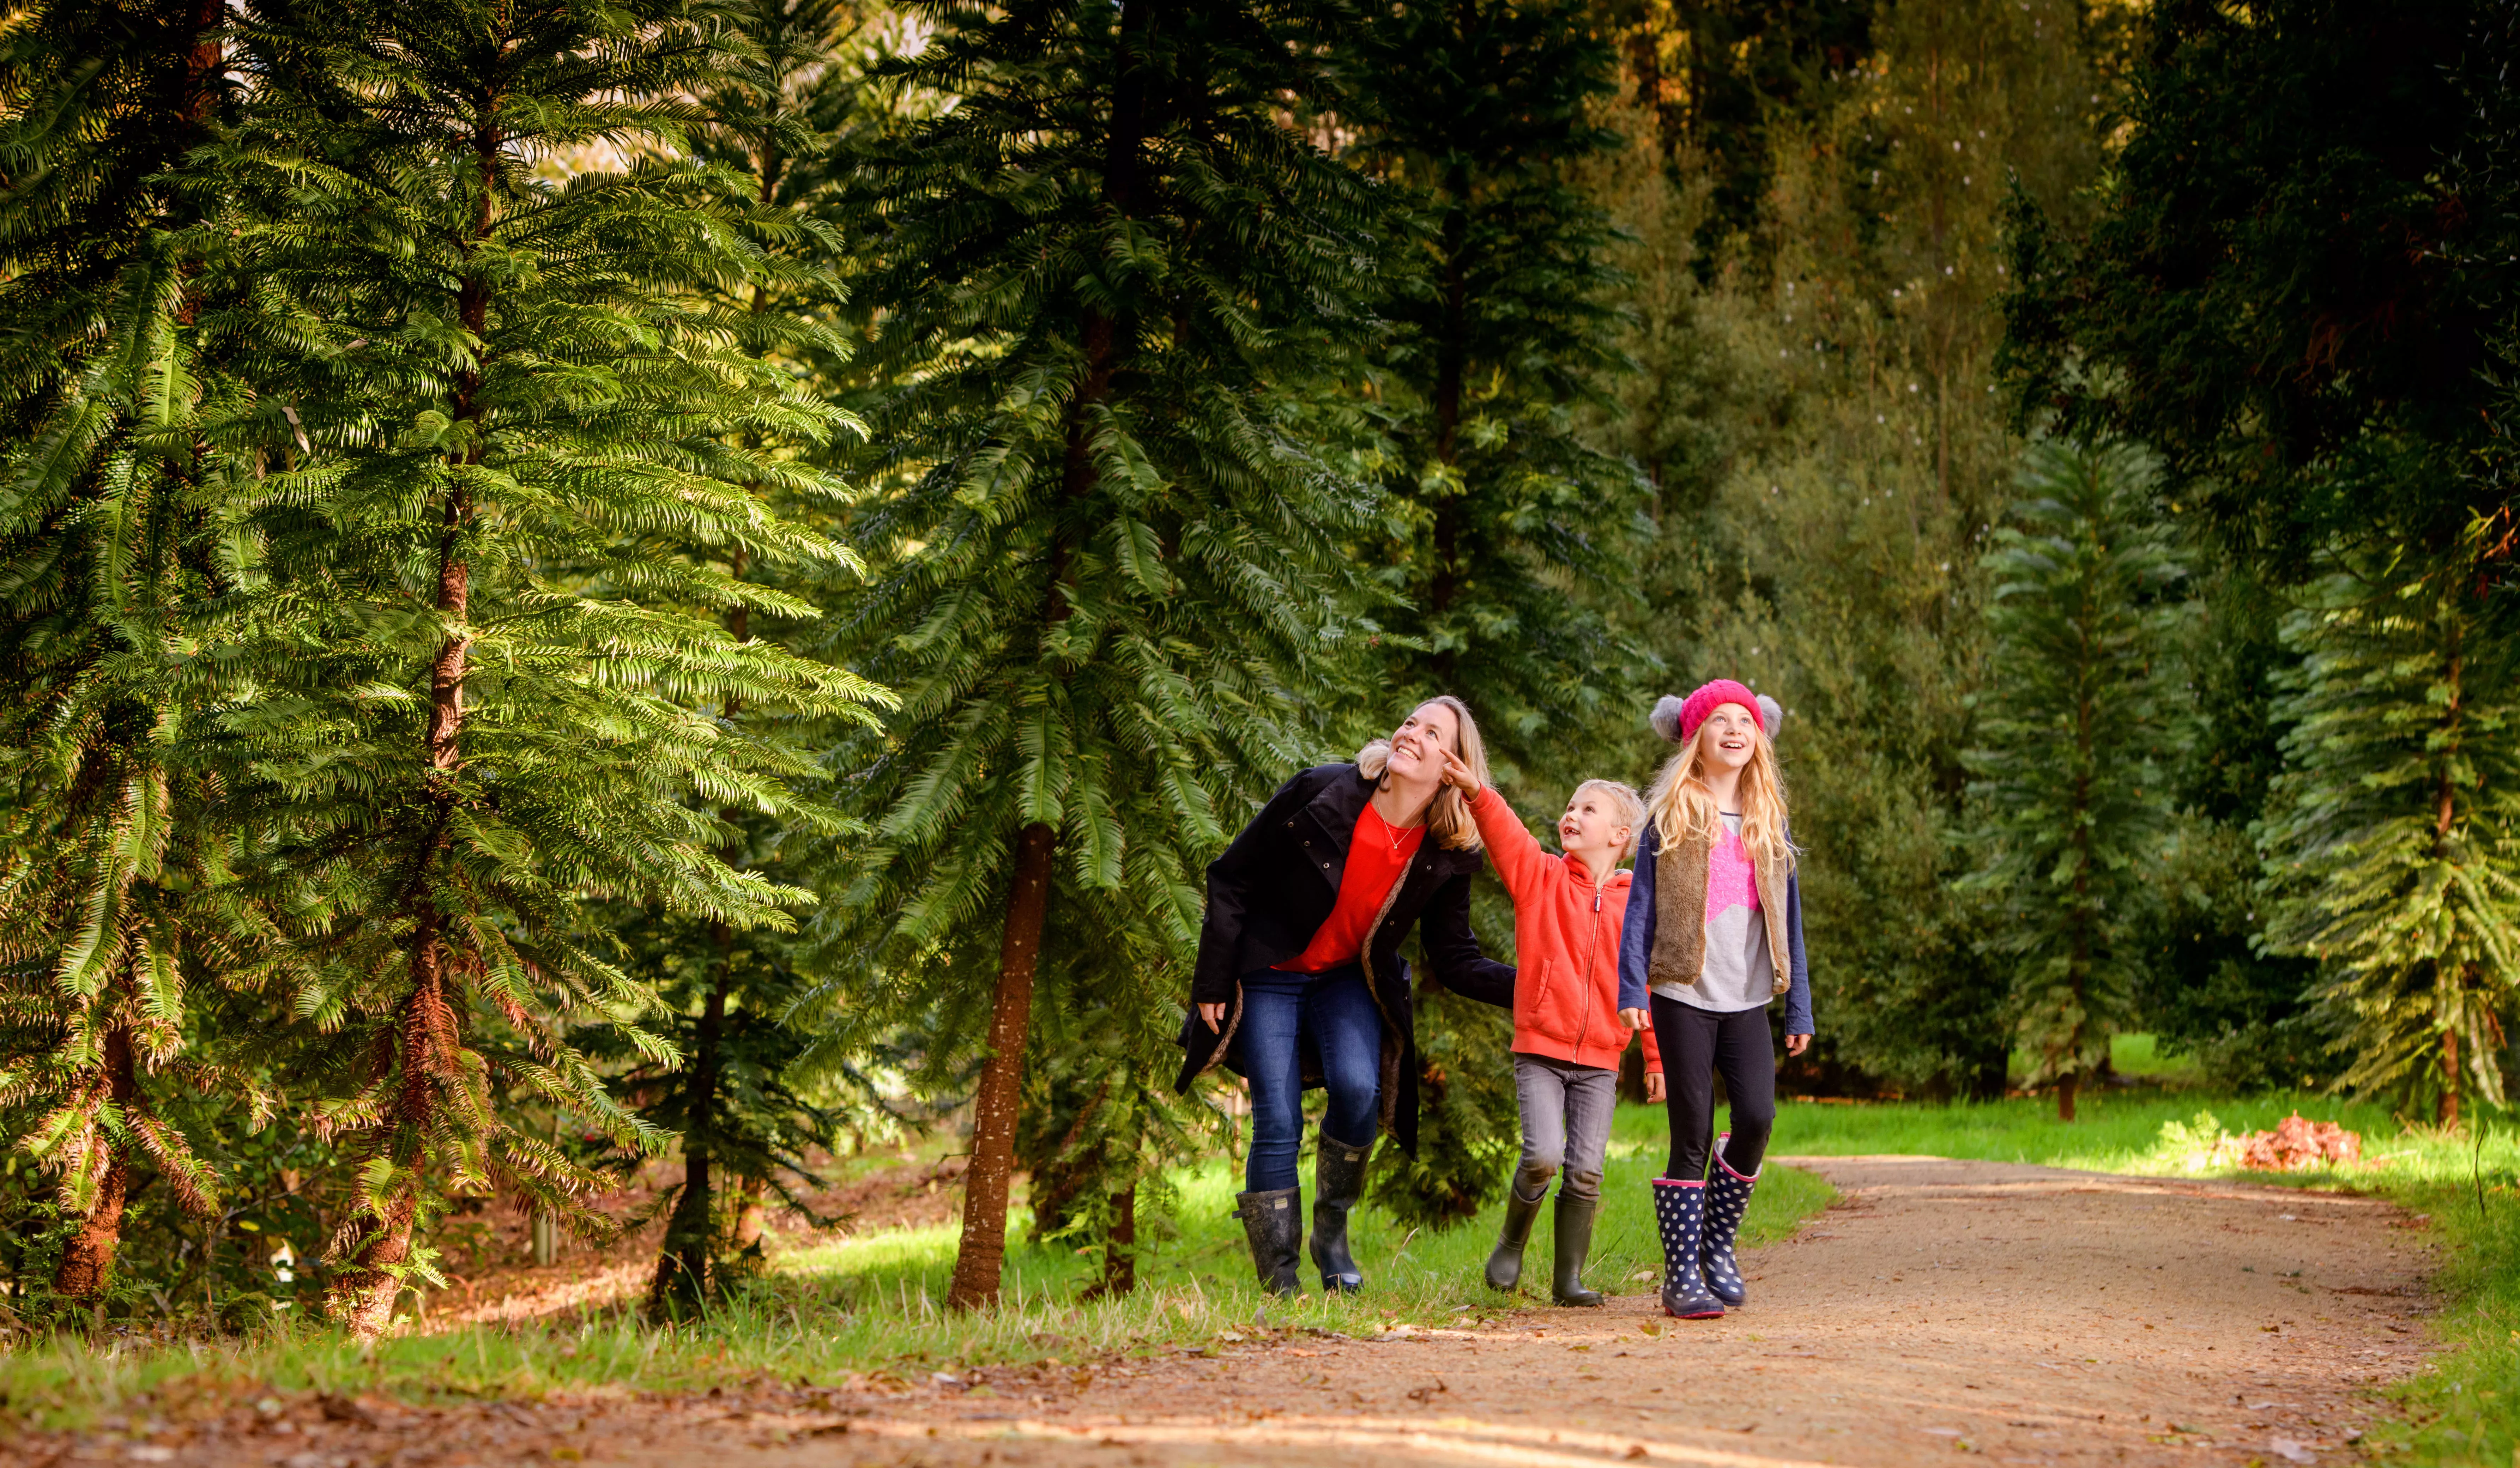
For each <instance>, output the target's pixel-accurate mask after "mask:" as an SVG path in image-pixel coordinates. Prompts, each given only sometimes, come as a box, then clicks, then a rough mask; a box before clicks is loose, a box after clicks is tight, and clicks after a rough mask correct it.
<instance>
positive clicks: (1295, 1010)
mask: <svg viewBox="0 0 2520 1468" xmlns="http://www.w3.org/2000/svg"><path fill="white" fill-rule="evenodd" d="M1234 1042H1235V1044H1236V1045H1240V1046H1241V1047H1242V1076H1243V1079H1244V1080H1246V1081H1248V1082H1250V1083H1251V1155H1250V1157H1249V1158H1247V1159H1246V1160H1245V1161H1244V1163H1243V1168H1242V1178H1243V1186H1244V1187H1245V1188H1247V1189H1248V1190H1250V1191H1252V1192H1255V1193H1261V1192H1276V1191H1278V1190H1279V1189H1281V1188H1287V1187H1293V1186H1294V1185H1295V1184H1296V1179H1297V1176H1298V1175H1297V1173H1296V1167H1295V1162H1296V1157H1297V1154H1298V1153H1300V1152H1301V1151H1302V1150H1303V1144H1304V1056H1305V1054H1306V1053H1307V1052H1308V1051H1309V1052H1310V1053H1312V1054H1314V1055H1316V1056H1318V1057H1319V1059H1320V1061H1321V1068H1322V1078H1323V1080H1324V1081H1325V1082H1327V1083H1328V1088H1329V1093H1330V1106H1329V1110H1328V1113H1326V1114H1325V1115H1324V1116H1323V1117H1322V1134H1323V1135H1325V1136H1335V1137H1337V1138H1338V1139H1339V1140H1341V1141H1344V1142H1357V1143H1365V1142H1371V1141H1373V1138H1374V1134H1375V1133H1376V1132H1378V1131H1380V1130H1381V1126H1382V1108H1381V1100H1382V1097H1381V1089H1382V1011H1381V1010H1379V1009H1377V1008H1375V1007H1374V1004H1373V991H1371V990H1369V989H1367V988H1366V987H1365V970H1364V969H1362V968H1359V967H1357V966H1356V965H1354V964H1350V965H1348V966H1347V967H1345V968H1333V969H1330V970H1329V971H1328V972H1327V973H1318V974H1305V973H1283V972H1281V971H1280V970H1278V969H1274V968H1264V969H1262V970H1260V971H1259V972H1257V973H1246V974H1244V975H1243V976H1242V1024H1241V1027H1240V1029H1239V1030H1238V1031H1237V1032H1236V1034H1235V1037H1234Z"/></svg>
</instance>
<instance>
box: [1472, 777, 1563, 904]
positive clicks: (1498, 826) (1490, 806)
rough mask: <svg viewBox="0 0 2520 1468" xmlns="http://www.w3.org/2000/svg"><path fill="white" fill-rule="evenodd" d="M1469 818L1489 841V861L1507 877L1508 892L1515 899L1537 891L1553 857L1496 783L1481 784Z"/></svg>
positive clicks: (1518, 899)
mask: <svg viewBox="0 0 2520 1468" xmlns="http://www.w3.org/2000/svg"><path fill="white" fill-rule="evenodd" d="M1470 819H1471V820H1472V821H1474V822H1476V823H1478V827H1479V839H1480V840H1481V841H1483V842H1485V843H1487V848H1488V860H1489V861H1491V862H1494V863H1495V864H1496V869H1497V875H1498V876H1499V877H1501V878H1503V879H1504V881H1505V890H1506V892H1507V894H1508V896H1510V897H1512V899H1513V900H1514V901H1515V902H1520V901H1522V900H1523V896H1524V894H1526V893H1529V892H1532V891H1534V890H1536V889H1537V888H1538V887H1539V885H1540V883H1541V881H1542V880H1543V879H1544V878H1545V877H1546V876H1547V875H1548V872H1549V868H1550V865H1551V858H1550V855H1549V853H1548V852H1547V851H1546V850H1544V849H1543V848H1542V847H1541V844H1540V843H1539V842H1538V841H1536V840H1534V839H1532V834H1531V832H1530V831H1528V830H1526V829H1524V828H1523V824H1522V818H1521V817H1519V816H1517V815H1515V814H1514V813H1513V807H1512V806H1510V805H1508V804H1507V803H1506V798H1505V797H1504V796H1502V795H1499V794H1498V793H1497V792H1496V786H1494V785H1482V786H1480V787H1479V793H1478V794H1476V795H1473V796H1471V797H1470Z"/></svg>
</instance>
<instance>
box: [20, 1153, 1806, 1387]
mask: <svg viewBox="0 0 2520 1468" xmlns="http://www.w3.org/2000/svg"><path fill="white" fill-rule="evenodd" d="M1663 1143H1664V1127H1663V1120H1662V1113H1661V1110H1660V1108H1658V1107H1657V1108H1644V1107H1626V1108H1622V1109H1621V1111H1620V1113H1619V1115H1618V1117H1617V1119H1616V1123H1615V1125H1614V1129H1613V1133H1612V1139H1611V1145H1610V1155H1609V1158H1608V1167H1607V1172H1606V1178H1605V1180H1604V1183H1603V1207H1602V1210H1601V1215H1600V1220H1599V1223H1598V1228H1597V1230H1596V1234H1595V1239H1594V1249H1593V1257H1592V1259H1593V1262H1592V1267H1591V1268H1590V1269H1589V1271H1588V1275H1587V1277H1588V1279H1589V1280H1590V1281H1591V1282H1592V1283H1593V1285H1594V1286H1595V1287H1596V1288H1599V1289H1605V1290H1608V1291H1611V1292H1613V1293H1635V1292H1638V1291H1642V1290H1649V1289H1651V1288H1653V1285H1652V1283H1651V1282H1650V1281H1651V1279H1652V1277H1653V1276H1654V1274H1655V1273H1656V1272H1657V1271H1658V1270H1659V1268H1660V1264H1661V1247H1660V1244H1659V1243H1658V1241H1657V1240H1656V1238H1655V1234H1654V1223H1653V1211H1652V1205H1651V1203H1650V1201H1649V1200H1648V1198H1647V1195H1646V1185H1647V1182H1648V1180H1649V1179H1652V1178H1653V1177H1654V1176H1656V1175H1657V1174H1658V1173H1660V1172H1661V1170H1662V1162H1663V1156H1662V1150H1663ZM1237 1173H1238V1170H1237V1169H1236V1168H1234V1167H1233V1166H1232V1165H1231V1164H1229V1163H1228V1162H1227V1161H1226V1160H1225V1159H1222V1158H1219V1159H1214V1160H1212V1161H1210V1162H1208V1163H1207V1164H1205V1165H1203V1166H1200V1167H1198V1168H1195V1169H1193V1170H1191V1171H1190V1172H1188V1173H1187V1174H1186V1175H1184V1176H1182V1177H1181V1178H1179V1179H1176V1180H1177V1183H1178V1186H1179V1188H1180V1201H1179V1207H1178V1208H1177V1210H1176V1219H1177V1223H1178V1234H1177V1236H1175V1237H1173V1238H1171V1239H1170V1240H1168V1241H1166V1242H1164V1243H1163V1244H1162V1245H1161V1246H1160V1247H1159V1248H1158V1249H1156V1250H1155V1251H1153V1252H1152V1254H1151V1255H1150V1256H1149V1257H1148V1258H1147V1259H1145V1260H1144V1261H1143V1262H1142V1264H1141V1267H1140V1281H1141V1282H1140V1287H1139V1289H1138V1291H1137V1293H1135V1294H1133V1295H1131V1296H1128V1297H1126V1298H1124V1299H1118V1300H1086V1299H1084V1298H1082V1297H1083V1295H1084V1292H1085V1290H1086V1288H1087V1287H1088V1286H1090V1285H1091V1284H1092V1282H1093V1280H1094V1277H1095V1276H1094V1274H1093V1272H1092V1271H1093V1269H1094V1268H1096V1262H1095V1261H1093V1260H1091V1259H1089V1258H1085V1257H1081V1256H1080V1255H1079V1254H1078V1253H1076V1252H1073V1251H1068V1250H1064V1249H1057V1248H1045V1247H1042V1246H1038V1245H1033V1244H1029V1243H1017V1244H1015V1245H1013V1246H1012V1247H1011V1248H1010V1249H1009V1251H1008V1271H1007V1275H1006V1284H1005V1294H1004V1300H1003V1304H1002V1306H1001V1308H1000V1309H999V1310H997V1311H994V1312H989V1313H986V1314H981V1315H957V1314H953V1313H949V1312H946V1311H945V1310H944V1309H943V1307H942V1306H941V1305H940V1304H939V1303H938V1302H940V1301H941V1300H942V1299H943V1297H944V1292H945V1284H946V1280H947V1278H948V1276H949V1275H950V1274H951V1272H952V1269H953V1263H954V1245H955V1230H954V1229H953V1228H951V1227H929V1228H905V1229H890V1230H884V1231H877V1232H870V1233H867V1234H864V1235H861V1236H858V1237H853V1238H844V1239H836V1240H816V1239H804V1240H797V1241H792V1242H790V1243H788V1244H787V1245H785V1246H784V1247H782V1248H780V1249H779V1250H778V1251H777V1252H776V1253H774V1254H773V1256H772V1257H771V1259H770V1261H769V1264H768V1267H767V1268H765V1269H764V1270H763V1272H762V1273H761V1274H760V1275H759V1276H757V1277H756V1278H754V1279H752V1280H750V1281H747V1282H746V1283H745V1284H744V1285H742V1287H741V1288H740V1289H738V1290H737V1291H736V1292H735V1293H734V1295H733V1298H731V1299H730V1300H729V1301H728V1302H727V1303H726V1304H725V1305H724V1306H723V1307H722V1308H721V1309H719V1310H717V1311H715V1312H712V1313H711V1314H710V1315H709V1317H708V1318H706V1319H705V1320H702V1321H699V1322H697V1323H693V1324H687V1325H683V1326H678V1327H671V1328H662V1329H659V1328H652V1327H650V1326H648V1325H646V1324H644V1323H642V1322H641V1321H640V1320H639V1319H638V1318H637V1316H636V1314H635V1312H632V1311H630V1310H627V1309H604V1310H597V1311H590V1312H581V1313H578V1314H576V1315H573V1316H568V1317H561V1318H552V1319H545V1320H539V1321H528V1322H520V1323H514V1324H503V1325H485V1326H471V1327H465V1328H461V1329H456V1330H450V1331H446V1332H444V1333H437V1334H411V1335H405V1336H401V1337H397V1338H394V1339H391V1340H387V1341H385V1342H382V1343H381V1344H380V1345H379V1346H377V1347H376V1348H375V1349H374V1350H373V1351H366V1352H363V1351H361V1350H360V1349H358V1348H357V1347H355V1346H353V1345H351V1344H350V1343H349V1342H347V1341H345V1340H344V1339H342V1338H341V1337H340V1336H339V1335H338V1334H337V1333H335V1332H333V1331H330V1330H327V1329H324V1328H322V1327H321V1326H320V1325H314V1324H308V1323H301V1322H295V1321H284V1322H282V1323H277V1324H274V1325H272V1326H270V1327H268V1328H266V1329H265V1330H263V1331H261V1332H259V1333H257V1334H255V1335H253V1336H250V1337H248V1338H244V1339H228V1340H207V1341H203V1340H166V1339H152V1338H149V1337H146V1336H139V1335H133V1336H127V1337H120V1338H116V1337H112V1336H107V1337H87V1338H80V1337H75V1336H68V1335H63V1336H54V1337H48V1338H45V1339H41V1340H35V1341H28V1342H23V1343H22V1344H20V1345H18V1346H16V1347H15V1348H13V1349H9V1350H7V1351H6V1352H5V1353H0V1426H10V1427H17V1428H22V1429H58V1428H75V1427H88V1426H93V1425H97V1424H100V1423H106V1422H110V1421H111V1420H112V1419H114V1418H117V1417H123V1418H135V1419H136V1418H139V1417H143V1416H146V1415H149V1414H152V1413H158V1414H167V1413H171V1412H173V1411H174V1410H176V1409H177V1405H178V1404H179V1403H183V1402H186V1401H219V1402H232V1401H236V1400H237V1399H238V1397H239V1396H240V1394H244V1395H248V1396H260V1395H264V1394H271V1395H277V1396H281V1397H287V1396H290V1395H293V1394H296V1393H302V1392H307V1391H316V1392H326V1393H338V1394H343V1395H353V1396H355V1395H358V1394H360V1393H370V1392H373V1393H380V1394H383V1395H387V1396H392V1397H396V1398H400V1399H402V1400H404V1401H414V1402H426V1401H445V1400H450V1399H463V1398H483V1397H499V1398H513V1399H527V1400H530V1399H533V1398H538V1397H542V1396H545V1395H548V1394H551V1393H556V1392H570V1393H581V1392H590V1391H602V1390H605V1389H618V1390H624V1391H628V1390H637V1391H643V1392H675V1391H690V1390H705V1389H706V1388H709V1387H712V1386H720V1385H727V1386H732V1385H734V1384H737V1383H757V1382H767V1381H778V1382H782V1383H791V1384H792V1383H794V1382H797V1381H798V1380H800V1379H801V1380H804V1381H807V1382H811V1383H813V1384H816V1385H837V1384H841V1383H844V1382H846V1381H848V1380H849V1379H850V1378H853V1377H854V1378H859V1379H867V1378H881V1377H884V1376H891V1377H896V1378H905V1379H918V1378H920V1377H923V1376H925V1375H926V1374H927V1373H930V1372H936V1371H949V1372H954V1371H960V1370H962V1369H964V1368H967V1367H969V1366H974V1365H982V1364H994V1363H1001V1362H1061V1363H1084V1362H1088V1361H1092V1360H1096V1359H1100V1358H1104V1357H1109V1356H1111V1355H1114V1354H1145V1353H1154V1352H1161V1351H1168V1350H1173V1351H1178V1350H1189V1351H1204V1350H1209V1349H1212V1348H1213V1347H1215V1346H1216V1345H1218V1344H1224V1343H1232V1342H1236V1341H1239V1340H1247V1339H1251V1338H1253V1337H1254V1336H1257V1335H1259V1334H1261V1333H1263V1332H1266V1333H1270V1334H1279V1333H1283V1332H1287V1331H1329V1332H1337V1333H1341V1334H1350V1335H1361V1334H1378V1333H1380V1332H1382V1331H1385V1330H1389V1329H1392V1328H1394V1327H1396V1326H1412V1327H1426V1326H1433V1325H1439V1324H1454V1323H1460V1322H1462V1321H1463V1320H1465V1319H1473V1318H1481V1317H1485V1316H1488V1315H1492V1314H1495V1313H1499V1312H1509V1311H1515V1310H1526V1309H1534V1308H1538V1307H1540V1306H1543V1305H1545V1304H1546V1302H1547V1268H1548V1264H1547V1262H1548V1260H1549V1258H1550V1250H1551V1239H1550V1231H1551V1223H1550V1216H1549V1213H1548V1211H1547V1210H1544V1211H1543V1212H1542V1215H1541V1219H1540V1223H1539V1225H1538V1227H1537V1228H1536V1229H1535V1230H1534V1233H1533V1237H1532V1240H1531V1245H1530V1250H1529V1253H1528V1255H1527V1258H1528V1259H1529V1260H1530V1261H1531V1262H1532V1263H1531V1267H1530V1268H1528V1269H1527V1271H1526V1277H1527V1279H1528V1280H1532V1281H1537V1282H1538V1284H1539V1287H1540V1294H1539V1296H1538V1298H1536V1299H1535V1298H1534V1297H1533V1296H1532V1295H1531V1294H1530V1293H1529V1290H1528V1286H1526V1292H1525V1293H1524V1294H1523V1295H1520V1296H1511V1297H1509V1296H1500V1295H1498V1294H1496V1293H1494V1292H1493V1291H1490V1290H1489V1289H1487V1288H1486V1287H1485V1285H1484V1284H1483V1283H1482V1280H1481V1275H1480V1268H1481V1266H1482V1265H1483V1264H1484V1263H1485V1261H1486V1259H1487V1255H1488V1251H1489V1249H1490V1248H1491V1247H1492V1246H1493V1244H1494V1243H1495V1240H1496V1229H1497V1223H1498V1219H1499V1214H1500V1212H1501V1210H1500V1209H1497V1208H1491V1209H1489V1210H1488V1211H1486V1212H1485V1213H1483V1214H1481V1215H1480V1216H1479V1217H1478V1218H1476V1219H1474V1220H1472V1221H1470V1222H1468V1223H1463V1225H1461V1226H1459V1227H1456V1228H1451V1229H1445V1230H1441V1231H1430V1230H1423V1229H1417V1230H1413V1229H1408V1228H1404V1227H1401V1226H1398V1225H1396V1224H1395V1223H1393V1222H1392V1221H1391V1220H1390V1219H1389V1218H1387V1217H1385V1216H1382V1215H1380V1214H1377V1213H1374V1212H1372V1211H1370V1210H1369V1211H1361V1212H1360V1213H1359V1214H1358V1215H1357V1217H1356V1220H1355V1224H1354V1234H1355V1238H1354V1243H1355V1248H1356V1253H1357V1257H1358V1259H1359V1260H1360V1261H1362V1262H1363V1263H1364V1265H1365V1267H1366V1270H1367V1283H1368V1287H1367V1290H1366V1292H1365V1293H1363V1294H1361V1295H1356V1296H1346V1297H1338V1296H1331V1297H1325V1296H1322V1295H1319V1294H1315V1295H1311V1296H1306V1297H1303V1298H1301V1299H1298V1300H1294V1301H1273V1300H1269V1299H1268V1298H1267V1297H1265V1296H1263V1295H1262V1294H1261V1293H1260V1291H1259V1288H1258V1286H1257V1285H1256V1284H1254V1283H1253V1281H1252V1279H1251V1265H1250V1259H1249V1255H1248V1253H1247V1250H1246V1247H1245V1245H1244V1243H1243V1238H1242V1225H1241V1224H1240V1223H1239V1222H1238V1221H1237V1220H1235V1219H1234V1218H1233V1217H1231V1212H1232V1209H1233V1207H1234V1193H1235V1190H1236V1188H1237V1187H1238V1176H1237ZM1307 1191H1308V1192H1309V1191H1310V1189H1309V1187H1308V1188H1307ZM1834 1197H1835V1193H1834V1192H1833V1191H1832V1190H1831V1189H1830V1188H1829V1186H1828V1184H1826V1183H1825V1182H1823V1181H1822V1180H1821V1179H1818V1178H1816V1177H1813V1176H1812V1175H1811V1174H1809V1173H1803V1172H1797V1171H1793V1170H1791V1169H1786V1168H1772V1169H1770V1170H1769V1172H1768V1175H1767V1177H1766V1179H1764V1180H1763V1185H1762V1186H1761V1187H1760V1189H1759V1191H1758V1193H1757V1194H1756V1195H1755V1196H1754V1197H1753V1199H1752V1200H1751V1207H1750V1212H1749V1215H1748V1217H1747V1218H1746V1219H1745V1220H1744V1223H1743V1237H1744V1241H1745V1242H1747V1243H1750V1244H1754V1245H1755V1244H1758V1243H1764V1242H1767V1241H1769V1240H1772V1239H1776V1238H1780V1237H1782V1236H1784V1235H1785V1234H1787V1233H1790V1232H1791V1231H1792V1230H1793V1228H1794V1227H1795V1226H1796V1225H1797V1224H1798V1223H1800V1222H1801V1221H1802V1220H1804V1219H1806V1218H1808V1217H1810V1216H1811V1215H1813V1214H1815V1213H1818V1212H1819V1211H1821V1210H1822V1209H1823V1208H1825V1207H1827V1206H1828V1203H1829V1202H1830V1200H1831V1199H1832V1198H1834ZM1028 1223H1029V1220H1028V1219H1027V1218H1026V1217H1025V1216H1024V1215H1023V1213H1022V1211H1021V1210H1017V1212H1016V1216H1015V1218H1014V1219H1013V1221H1012V1228H1011V1230H1010V1231H1011V1233H1014V1234H1019V1233H1020V1232H1021V1230H1023V1229H1024V1228H1025V1226H1026V1225H1027V1224H1028ZM1308 1272H1309V1270H1308Z"/></svg>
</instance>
